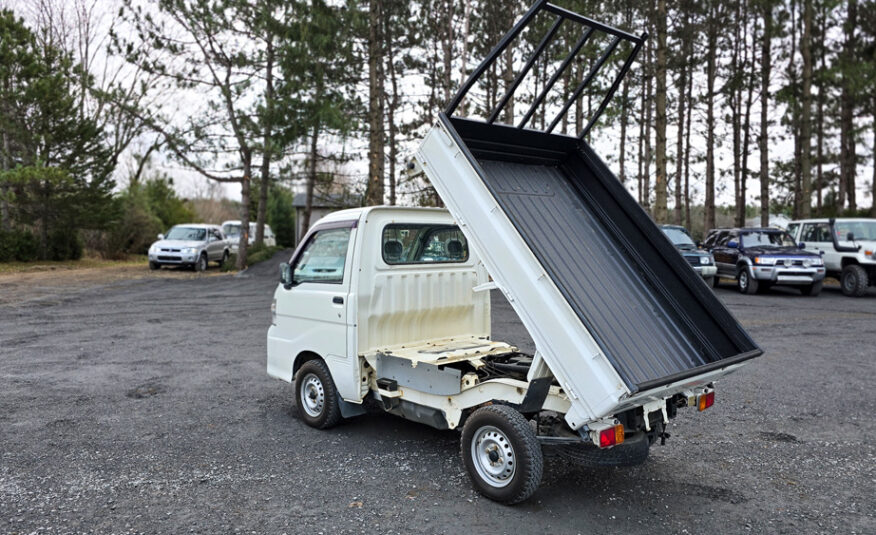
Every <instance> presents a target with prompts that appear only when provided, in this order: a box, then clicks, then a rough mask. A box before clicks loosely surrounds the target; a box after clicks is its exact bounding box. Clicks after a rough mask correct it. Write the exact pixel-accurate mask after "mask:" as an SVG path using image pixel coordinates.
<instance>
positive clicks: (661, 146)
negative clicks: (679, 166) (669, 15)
mask: <svg viewBox="0 0 876 535" xmlns="http://www.w3.org/2000/svg"><path fill="white" fill-rule="evenodd" d="M656 26H657V94H656V103H655V104H656V107H657V112H656V119H655V121H656V127H657V147H656V149H657V174H656V177H655V180H654V189H655V198H654V218H655V219H656V220H657V222H658V223H666V222H667V221H668V220H667V214H666V186H667V185H666V0H658V1H657V25H656Z"/></svg>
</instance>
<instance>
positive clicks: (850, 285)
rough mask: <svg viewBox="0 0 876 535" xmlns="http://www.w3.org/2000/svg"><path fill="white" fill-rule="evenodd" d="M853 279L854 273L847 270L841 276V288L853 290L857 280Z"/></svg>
mask: <svg viewBox="0 0 876 535" xmlns="http://www.w3.org/2000/svg"><path fill="white" fill-rule="evenodd" d="M855 279H856V277H855V274H854V273H852V272H850V271H847V272H846V274H845V276H843V288H845V289H846V290H848V291H852V290H854V289H855V286H857V282H858V281H857V280H855Z"/></svg>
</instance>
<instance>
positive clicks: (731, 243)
mask: <svg viewBox="0 0 876 535" xmlns="http://www.w3.org/2000/svg"><path fill="white" fill-rule="evenodd" d="M727 247H729V248H731V249H739V242H737V241H736V240H730V241H729V242H727Z"/></svg>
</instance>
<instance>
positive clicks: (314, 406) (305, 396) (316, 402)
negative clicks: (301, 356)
mask: <svg viewBox="0 0 876 535" xmlns="http://www.w3.org/2000/svg"><path fill="white" fill-rule="evenodd" d="M299 397H300V398H301V400H300V401H301V408H302V409H304V412H306V413H307V415H308V416H311V417H313V418H317V417H319V415H320V414H322V409H323V407H325V389H324V388H323V386H322V381H320V380H319V377H317V376H316V375H315V374H313V373H308V374H307V375H306V376H305V377H304V380H303V381H302V382H301V395H300V396H299Z"/></svg>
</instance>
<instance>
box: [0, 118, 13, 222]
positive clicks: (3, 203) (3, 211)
mask: <svg viewBox="0 0 876 535" xmlns="http://www.w3.org/2000/svg"><path fill="white" fill-rule="evenodd" d="M11 168H12V164H11V162H10V159H9V137H8V134H7V133H6V132H5V131H4V132H3V170H4V171H8V170H9V169H11ZM8 194H9V185H8V184H7V183H6V182H5V181H3V182H2V183H0V231H9V229H10V228H11V227H12V225H11V223H10V221H9V219H10V218H9V201H8V200H7V199H6V196H7V195H8Z"/></svg>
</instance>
